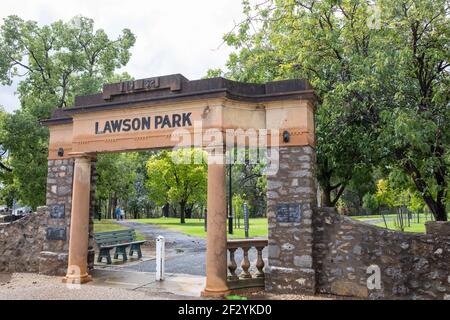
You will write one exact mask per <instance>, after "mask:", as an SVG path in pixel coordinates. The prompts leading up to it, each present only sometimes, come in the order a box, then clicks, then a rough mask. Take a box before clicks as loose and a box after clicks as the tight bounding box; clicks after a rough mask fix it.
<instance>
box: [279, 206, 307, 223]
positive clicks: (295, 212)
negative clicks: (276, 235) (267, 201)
mask: <svg viewBox="0 0 450 320" xmlns="http://www.w3.org/2000/svg"><path fill="white" fill-rule="evenodd" d="M276 216H277V221H278V222H300V218H301V212H300V205H299V204H298V203H279V204H277V212H276Z"/></svg>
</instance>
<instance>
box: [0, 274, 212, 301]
mask: <svg viewBox="0 0 450 320" xmlns="http://www.w3.org/2000/svg"><path fill="white" fill-rule="evenodd" d="M92 275H93V281H91V282H88V283H86V284H83V285H72V284H65V283H63V282H62V281H61V277H51V276H44V275H39V274H35V273H14V274H2V273H0V300H155V299H158V300H187V299H188V300H191V299H202V298H201V297H200V293H201V290H202V289H203V288H204V277H195V276H189V277H187V276H183V275H170V274H168V275H167V278H166V279H165V280H164V281H162V282H159V281H158V282H156V281H155V280H154V279H155V275H154V274H151V273H143V272H124V271H111V270H107V271H105V270H100V271H99V270H94V271H93V272H92Z"/></svg>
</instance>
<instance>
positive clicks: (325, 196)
mask: <svg viewBox="0 0 450 320" xmlns="http://www.w3.org/2000/svg"><path fill="white" fill-rule="evenodd" d="M322 207H325V208H326V207H332V205H331V189H330V188H323V189H322Z"/></svg>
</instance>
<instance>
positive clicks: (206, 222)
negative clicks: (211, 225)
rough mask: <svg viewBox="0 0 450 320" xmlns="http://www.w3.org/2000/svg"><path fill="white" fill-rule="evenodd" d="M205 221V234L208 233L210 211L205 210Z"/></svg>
mask: <svg viewBox="0 0 450 320" xmlns="http://www.w3.org/2000/svg"><path fill="white" fill-rule="evenodd" d="M203 220H204V221H205V232H207V231H208V210H207V209H205V211H204V217H203Z"/></svg>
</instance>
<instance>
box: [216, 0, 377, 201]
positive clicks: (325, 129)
mask: <svg viewBox="0 0 450 320" xmlns="http://www.w3.org/2000/svg"><path fill="white" fill-rule="evenodd" d="M244 5H245V6H244V12H245V13H246V14H247V19H246V20H245V21H244V22H242V23H241V24H240V25H238V26H237V27H236V28H237V29H236V31H235V32H232V33H229V34H227V35H226V36H225V41H226V42H227V44H228V45H231V46H233V47H235V48H236V49H237V50H238V52H237V53H232V54H231V55H230V58H229V61H228V64H227V67H228V68H229V70H230V71H229V72H228V73H226V76H227V77H231V78H234V79H237V80H240V81H249V82H266V81H272V80H277V79H286V78H307V79H309V80H310V82H311V83H312V85H313V86H314V88H315V90H316V92H317V93H318V95H319V97H320V98H321V100H320V102H319V104H318V106H317V107H318V108H317V114H316V120H317V121H316V122H317V130H316V131H317V155H318V161H317V178H318V181H319V183H320V185H321V187H322V191H323V197H322V198H323V199H322V203H323V205H324V206H334V205H336V203H337V201H338V200H339V198H340V197H341V195H342V194H343V192H344V190H345V188H346V187H347V186H348V185H349V183H350V181H351V180H352V179H353V177H354V176H355V175H360V174H361V173H359V171H362V172H367V168H370V166H371V163H372V162H373V161H375V160H372V158H375V156H376V153H374V152H373V150H372V148H371V146H372V144H373V141H374V140H375V139H376V133H375V132H374V130H373V128H372V123H371V122H369V121H367V119H370V118H373V117H374V116H375V115H374V111H373V110H374V109H375V107H376V106H375V104H374V103H373V96H375V95H376V94H377V93H378V88H377V86H376V84H375V83H374V82H373V80H374V77H373V75H372V70H371V68H370V66H372V65H373V59H374V55H375V51H374V50H375V46H374V45H373V44H372V43H373V42H375V40H373V38H374V37H375V36H374V32H373V30H371V29H370V28H369V27H368V26H367V24H366V20H367V18H368V13H367V10H366V9H367V7H368V5H367V3H366V2H365V1H362V0H361V1H292V0H284V1H266V2H264V3H263V4H260V5H257V6H255V8H252V7H251V6H250V5H249V2H247V1H245V2H244ZM212 73H213V74H217V71H215V72H212Z"/></svg>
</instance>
